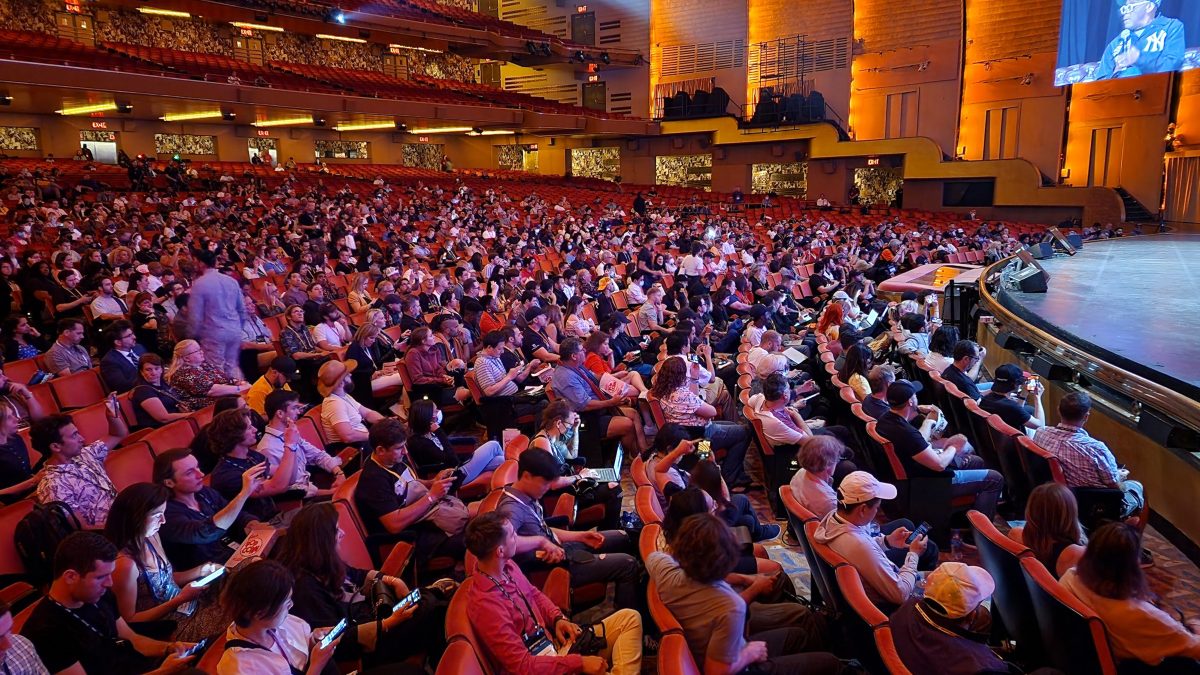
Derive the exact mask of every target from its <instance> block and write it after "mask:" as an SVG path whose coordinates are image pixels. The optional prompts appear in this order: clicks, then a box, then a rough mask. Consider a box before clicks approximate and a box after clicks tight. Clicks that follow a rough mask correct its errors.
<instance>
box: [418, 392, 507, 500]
mask: <svg viewBox="0 0 1200 675" xmlns="http://www.w3.org/2000/svg"><path fill="white" fill-rule="evenodd" d="M442 422H443V415H442V411H441V410H438V407H437V404H435V403H434V402H433V401H430V400H429V399H421V400H419V401H413V404H412V407H411V408H410V409H409V411H408V425H409V431H411V432H412V435H410V436H409V437H408V457H409V459H410V460H411V461H412V463H413V471H414V472H415V473H416V474H417V477H418V478H420V479H422V480H430V479H432V478H434V477H435V476H437V474H438V473H439V472H441V471H444V470H446V469H453V470H454V471H455V472H457V473H461V474H462V481H461V483H462V484H466V483H470V482H472V481H474V480H475V479H476V478H479V477H480V476H481V475H483V474H484V473H485V472H487V471H495V470H496V469H498V468H500V465H501V464H503V463H504V446H502V445H500V443H499V442H498V441H484V443H483V444H482V445H480V446H479V447H477V448H475V450H474V451H473V452H472V453H471V455H470V456H469V457H468V458H467V459H465V460H460V459H459V454H458V453H457V452H455V450H454V445H453V444H452V443H451V441H450V437H449V436H447V435H446V431H445V429H443V428H442Z"/></svg>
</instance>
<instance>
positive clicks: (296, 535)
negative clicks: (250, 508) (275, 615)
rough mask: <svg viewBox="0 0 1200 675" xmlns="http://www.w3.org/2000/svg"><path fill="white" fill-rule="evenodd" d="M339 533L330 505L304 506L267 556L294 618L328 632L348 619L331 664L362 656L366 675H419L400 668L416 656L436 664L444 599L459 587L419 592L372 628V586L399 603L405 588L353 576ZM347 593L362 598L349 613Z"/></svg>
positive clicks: (442, 642) (371, 574) (364, 574)
mask: <svg viewBox="0 0 1200 675" xmlns="http://www.w3.org/2000/svg"><path fill="white" fill-rule="evenodd" d="M339 532H340V530H339V527H338V512H337V509H335V508H334V507H333V505H332V504H329V503H317V504H308V505H306V506H305V507H304V508H302V509H300V511H299V512H298V513H297V514H296V517H295V518H293V519H292V522H291V523H290V524H289V525H288V536H286V537H284V538H283V539H282V540H281V541H280V542H279V544H278V545H277V546H276V547H275V549H274V550H273V551H272V552H271V558H272V559H274V560H277V561H279V562H280V563H281V564H283V566H284V567H286V568H287V569H288V571H290V572H291V573H292V575H293V576H294V577H295V579H296V583H295V586H294V588H293V589H292V610H291V613H292V615H294V616H296V617H299V618H301V619H303V620H304V621H305V622H307V623H308V624H309V625H310V626H332V625H335V624H336V623H337V622H339V621H341V620H342V618H343V617H347V618H349V620H350V623H351V625H350V627H349V628H348V629H347V632H346V635H345V637H343V638H342V641H341V644H339V645H338V648H337V650H335V653H334V659H335V660H338V661H348V660H353V659H357V658H359V657H361V658H362V659H363V665H364V667H365V668H366V669H367V672H371V669H372V668H375V667H379V668H385V669H386V670H387V672H389V673H394V674H397V675H420V674H421V673H424V672H425V670H424V669H423V668H420V667H419V666H418V665H416V664H414V663H410V664H407V665H403V664H402V662H404V661H406V660H408V659H410V658H413V657H416V656H419V655H421V654H424V656H425V658H427V659H428V660H429V661H430V662H431V663H436V662H437V661H438V660H439V659H440V658H441V655H442V652H443V651H445V649H446V632H445V624H446V605H447V603H446V602H445V601H444V600H443V599H442V596H443V595H444V594H445V591H446V590H452V589H454V588H455V587H456V584H454V582H453V581H450V580H448V579H445V580H441V581H439V582H438V583H436V584H434V585H433V586H432V587H427V588H424V589H422V592H421V599H420V601H419V602H417V603H414V604H412V605H410V606H408V607H406V608H404V609H403V610H401V611H399V612H395V613H393V614H391V615H390V616H388V617H387V618H385V619H383V620H382V621H377V620H376V616H377V615H376V611H377V610H376V607H375V606H373V605H372V603H371V598H372V597H373V594H372V592H373V590H374V589H375V587H376V585H377V584H382V585H383V586H384V587H386V588H387V590H389V591H390V592H391V593H392V595H393V596H394V597H395V598H396V599H400V598H403V597H405V596H406V595H408V594H409V588H408V586H407V585H405V583H404V582H403V581H401V580H400V579H398V578H396V577H393V576H390V575H386V574H383V573H382V572H380V571H378V570H363V569H356V568H353V567H351V566H349V565H347V564H345V563H344V562H342V559H341V556H339V555H338V552H337V542H338V540H339V539H340V538H341V535H340V534H339ZM346 588H354V589H356V590H357V591H358V594H357V595H356V596H354V597H355V598H361V599H356V600H352V601H351V602H350V603H349V607H347V603H346V601H345V595H344V590H345V589H346ZM347 610H349V611H347ZM380 631H382V633H381V632H380ZM422 660H424V659H422Z"/></svg>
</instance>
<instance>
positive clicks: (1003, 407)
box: [979, 363, 1046, 431]
mask: <svg viewBox="0 0 1200 675" xmlns="http://www.w3.org/2000/svg"><path fill="white" fill-rule="evenodd" d="M1043 391H1044V389H1043V387H1042V383H1041V382H1038V383H1036V384H1035V385H1034V390H1033V391H1029V390H1028V389H1027V388H1026V386H1025V373H1024V371H1022V370H1021V368H1020V367H1019V366H1014V365H1013V364H1011V363H1006V364H1004V365H1002V366H1000V367H999V368H997V369H996V375H995V377H993V378H992V390H991V391H989V392H988V393H987V394H986V395H985V396H984V397H983V398H981V399H980V400H979V407H980V408H983V409H984V410H985V411H987V412H988V413H993V414H996V415H999V416H1000V418H1001V419H1003V420H1004V423H1005V424H1007V425H1008V426H1010V427H1012V428H1014V429H1020V430H1022V431H1023V430H1025V429H1030V430H1033V429H1040V428H1041V427H1044V426H1046V413H1045V411H1044V410H1043V409H1042V392H1043ZM1027 397H1032V398H1033V405H1032V406H1031V405H1027V404H1026V403H1025V401H1026V398H1027Z"/></svg>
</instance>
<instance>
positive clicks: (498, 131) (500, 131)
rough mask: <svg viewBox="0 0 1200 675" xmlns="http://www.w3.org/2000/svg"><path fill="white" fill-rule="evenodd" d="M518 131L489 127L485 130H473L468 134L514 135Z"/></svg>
mask: <svg viewBox="0 0 1200 675" xmlns="http://www.w3.org/2000/svg"><path fill="white" fill-rule="evenodd" d="M515 133H517V132H515V131H509V130H507V129H487V130H484V131H472V132H471V133H469V134H467V135H468V136H512V135H513V134H515Z"/></svg>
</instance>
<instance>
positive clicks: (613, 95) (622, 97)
mask: <svg viewBox="0 0 1200 675" xmlns="http://www.w3.org/2000/svg"><path fill="white" fill-rule="evenodd" d="M608 111H609V112H614V113H623V114H625V115H630V114H632V113H633V92H628V91H619V92H610V93H609V94H608Z"/></svg>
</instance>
